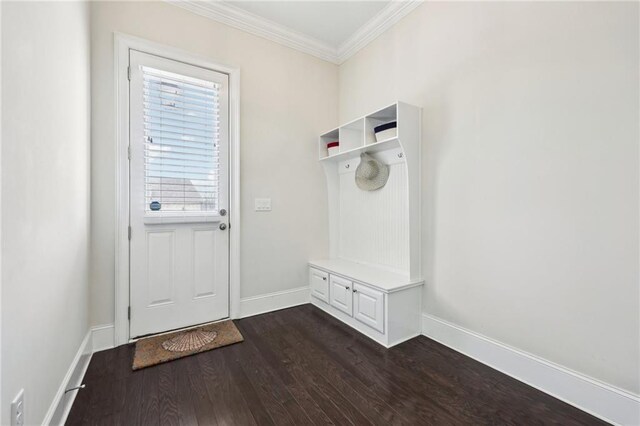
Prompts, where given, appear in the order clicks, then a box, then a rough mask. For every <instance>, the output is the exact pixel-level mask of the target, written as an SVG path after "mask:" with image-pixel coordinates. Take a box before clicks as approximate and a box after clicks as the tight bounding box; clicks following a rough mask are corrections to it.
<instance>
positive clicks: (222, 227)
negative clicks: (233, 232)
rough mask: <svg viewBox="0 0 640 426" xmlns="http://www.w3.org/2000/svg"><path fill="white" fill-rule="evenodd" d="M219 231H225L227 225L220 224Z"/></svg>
mask: <svg viewBox="0 0 640 426" xmlns="http://www.w3.org/2000/svg"><path fill="white" fill-rule="evenodd" d="M220 229H221V230H222V231H224V230H225V229H227V224H226V223H221V224H220Z"/></svg>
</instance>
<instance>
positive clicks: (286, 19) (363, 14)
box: [226, 0, 389, 49]
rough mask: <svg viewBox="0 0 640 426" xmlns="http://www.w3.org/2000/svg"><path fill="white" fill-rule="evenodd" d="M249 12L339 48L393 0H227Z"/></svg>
mask: <svg viewBox="0 0 640 426" xmlns="http://www.w3.org/2000/svg"><path fill="white" fill-rule="evenodd" d="M226 3H229V4H231V5H233V6H235V7H238V8H240V9H243V10H245V11H247V12H249V13H252V14H254V15H257V16H260V17H262V18H265V19H268V20H270V21H272V22H275V23H277V24H280V25H283V26H285V27H287V28H290V29H292V30H294V31H298V32H300V33H302V34H305V35H307V36H309V37H313V38H315V39H317V40H320V41H322V42H325V43H326V44H328V45H330V46H332V47H334V48H336V49H337V48H339V47H340V46H341V45H342V44H343V43H344V42H345V41H347V40H348V39H349V37H350V36H352V35H353V34H354V33H355V32H356V31H357V30H359V29H360V28H361V27H362V26H363V25H364V24H366V23H367V22H368V21H369V20H370V19H372V18H373V17H374V16H376V15H377V14H378V13H380V11H381V10H382V9H384V8H385V7H386V6H387V5H388V4H389V1H388V0H385V1H227V2H226Z"/></svg>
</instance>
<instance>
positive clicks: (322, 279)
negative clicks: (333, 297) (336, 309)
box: [309, 268, 329, 303]
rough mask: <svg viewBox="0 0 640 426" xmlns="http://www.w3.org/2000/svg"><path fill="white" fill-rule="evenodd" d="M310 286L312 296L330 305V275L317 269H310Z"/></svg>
mask: <svg viewBox="0 0 640 426" xmlns="http://www.w3.org/2000/svg"><path fill="white" fill-rule="evenodd" d="M309 286H310V287H311V295H312V296H313V297H315V298H317V299H320V300H322V301H323V302H326V303H329V274H328V273H326V272H324V271H321V270H319V269H315V268H309Z"/></svg>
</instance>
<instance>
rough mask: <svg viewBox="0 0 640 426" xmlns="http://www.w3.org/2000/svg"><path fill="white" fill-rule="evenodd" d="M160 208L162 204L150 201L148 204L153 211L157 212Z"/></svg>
mask: <svg viewBox="0 0 640 426" xmlns="http://www.w3.org/2000/svg"><path fill="white" fill-rule="evenodd" d="M161 207H162V204H160V201H152V202H151V203H149V208H150V209H151V210H153V211H158V210H160V208H161Z"/></svg>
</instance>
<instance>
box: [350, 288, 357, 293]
mask: <svg viewBox="0 0 640 426" xmlns="http://www.w3.org/2000/svg"><path fill="white" fill-rule="evenodd" d="M348 288H349V287H347V289H348ZM353 292H354V293H357V292H358V290H356V289H355V288H354V289H353Z"/></svg>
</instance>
